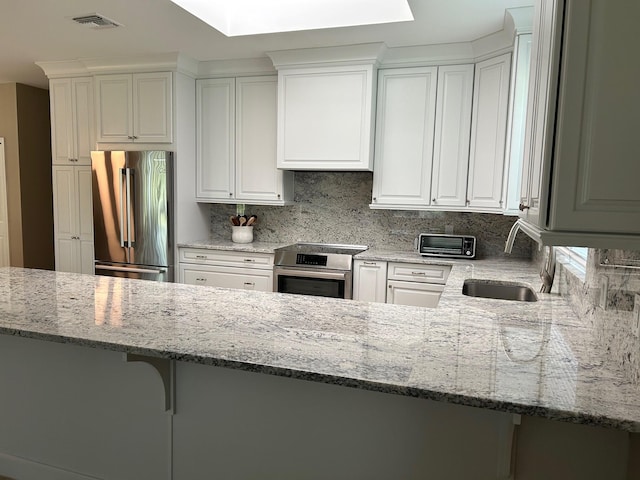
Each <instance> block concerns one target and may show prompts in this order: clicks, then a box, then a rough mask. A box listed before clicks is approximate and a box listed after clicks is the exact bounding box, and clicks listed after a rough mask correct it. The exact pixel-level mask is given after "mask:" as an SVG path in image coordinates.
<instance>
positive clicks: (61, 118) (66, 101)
mask: <svg viewBox="0 0 640 480" xmlns="http://www.w3.org/2000/svg"><path fill="white" fill-rule="evenodd" d="M49 93H50V98H51V151H52V157H53V163H54V164H55V165H66V164H69V163H73V164H76V165H91V150H94V149H95V128H94V121H95V120H94V111H93V80H92V79H91V78H62V79H54V80H51V82H50V83H49Z"/></svg>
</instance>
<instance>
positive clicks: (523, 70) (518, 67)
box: [504, 33, 531, 214]
mask: <svg viewBox="0 0 640 480" xmlns="http://www.w3.org/2000/svg"><path fill="white" fill-rule="evenodd" d="M513 51H514V54H513V55H514V56H513V68H512V72H511V79H512V80H511V88H510V92H509V94H510V97H511V105H510V117H511V120H510V122H509V125H508V129H507V131H508V135H507V146H506V153H505V155H506V162H505V163H506V165H508V172H506V175H505V184H506V187H507V191H506V192H505V194H504V197H505V202H506V204H505V206H504V207H505V213H508V214H517V213H518V211H519V210H518V206H519V205H520V183H521V175H522V163H523V159H524V136H525V125H526V119H527V96H528V91H529V66H530V63H531V34H530V33H526V34H520V35H517V36H516V40H515V45H514V50H513ZM505 168H507V167H505Z"/></svg>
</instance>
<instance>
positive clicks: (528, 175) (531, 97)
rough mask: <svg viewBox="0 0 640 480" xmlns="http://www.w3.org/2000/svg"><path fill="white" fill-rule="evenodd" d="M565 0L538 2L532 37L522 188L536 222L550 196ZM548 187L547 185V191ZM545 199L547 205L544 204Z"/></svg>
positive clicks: (525, 208)
mask: <svg viewBox="0 0 640 480" xmlns="http://www.w3.org/2000/svg"><path fill="white" fill-rule="evenodd" d="M561 3H564V2H563V1H562V0H540V1H538V2H536V6H535V14H534V25H533V32H534V33H533V37H532V40H531V57H532V58H531V71H530V74H529V93H528V99H527V120H526V127H525V141H524V160H523V166H522V183H521V189H520V190H521V191H520V197H521V200H520V203H521V204H522V205H521V206H520V210H521V212H522V214H521V216H522V217H523V218H524V219H525V220H527V221H528V222H529V223H532V224H534V225H536V226H541V225H543V223H544V219H541V217H540V213H541V212H544V211H545V210H546V202H547V199H546V198H545V195H541V193H542V186H543V185H549V182H550V169H549V168H543V167H544V165H543V160H544V159H545V158H551V149H552V146H553V141H554V140H553V137H554V129H555V102H556V97H557V94H556V90H557V89H556V86H557V79H558V75H559V71H558V64H559V63H558V62H559V55H560V35H561V17H562V6H561V5H560V4H561ZM547 190H548V189H547V188H545V192H546V191H547ZM542 203H544V205H542Z"/></svg>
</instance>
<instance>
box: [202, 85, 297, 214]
mask: <svg viewBox="0 0 640 480" xmlns="http://www.w3.org/2000/svg"><path fill="white" fill-rule="evenodd" d="M196 105H197V107H196V127H197V135H196V138H197V154H196V163H197V171H196V177H197V182H196V184H197V187H196V189H197V190H196V197H197V199H198V201H201V202H215V203H250V204H254V205H258V204H260V205H284V204H285V203H288V202H290V201H291V200H292V199H293V172H283V171H280V170H278V169H277V168H276V117H277V111H276V110H277V78H276V77H275V76H262V77H245V78H237V79H235V78H217V79H209V80H198V81H197V82H196Z"/></svg>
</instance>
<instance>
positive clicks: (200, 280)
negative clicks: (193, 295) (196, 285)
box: [196, 278, 207, 282]
mask: <svg viewBox="0 0 640 480" xmlns="http://www.w3.org/2000/svg"><path fill="white" fill-rule="evenodd" d="M206 281H207V279H206V278H196V282H206Z"/></svg>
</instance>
